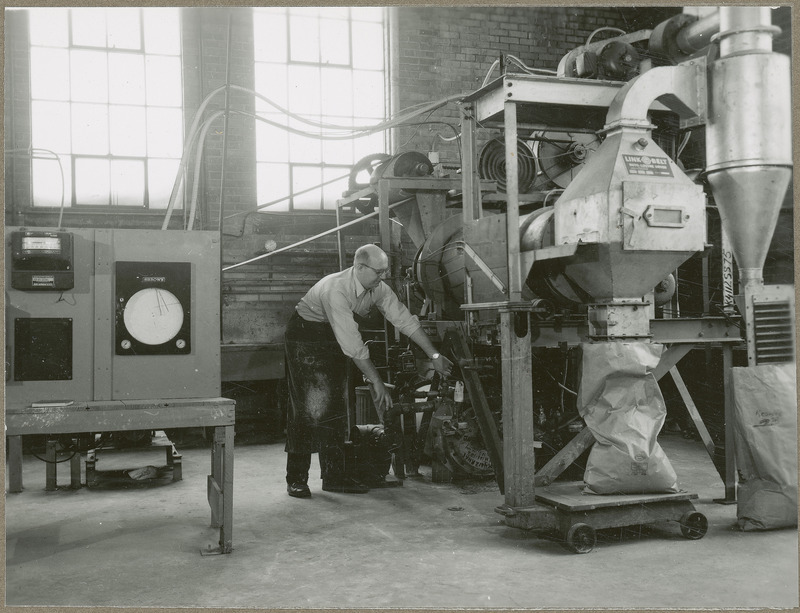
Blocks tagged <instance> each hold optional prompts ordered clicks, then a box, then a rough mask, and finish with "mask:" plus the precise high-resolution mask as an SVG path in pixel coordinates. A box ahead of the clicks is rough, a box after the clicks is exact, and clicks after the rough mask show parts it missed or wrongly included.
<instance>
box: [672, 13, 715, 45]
mask: <svg viewBox="0 0 800 613" xmlns="http://www.w3.org/2000/svg"><path fill="white" fill-rule="evenodd" d="M717 32H719V11H714V12H713V13H710V14H709V15H706V16H705V17H702V18H701V19H698V20H697V21H695V22H693V23H690V24H689V25H687V26H686V27H684V28H682V29H681V30H679V31H678V33H677V34H676V35H675V43H676V44H677V46H678V49H680V50H681V51H682V52H683V53H685V54H686V55H692V54H693V53H696V52H697V51H700V49H702V48H703V47H706V46H708V44H709V43H710V42H711V37H712V36H713V35H714V34H716V33H717Z"/></svg>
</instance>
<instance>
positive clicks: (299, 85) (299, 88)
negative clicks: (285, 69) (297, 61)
mask: <svg viewBox="0 0 800 613" xmlns="http://www.w3.org/2000/svg"><path fill="white" fill-rule="evenodd" d="M319 87H320V83H319V68H317V67H316V66H290V67H289V110H291V111H292V112H293V113H297V114H298V115H319V112H320V91H319Z"/></svg>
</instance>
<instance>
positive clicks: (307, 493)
mask: <svg viewBox="0 0 800 613" xmlns="http://www.w3.org/2000/svg"><path fill="white" fill-rule="evenodd" d="M286 491H287V492H289V496H293V497H294V498H311V490H310V489H308V485H307V484H305V483H302V482H300V481H298V482H297V483H292V484H291V485H287V486H286Z"/></svg>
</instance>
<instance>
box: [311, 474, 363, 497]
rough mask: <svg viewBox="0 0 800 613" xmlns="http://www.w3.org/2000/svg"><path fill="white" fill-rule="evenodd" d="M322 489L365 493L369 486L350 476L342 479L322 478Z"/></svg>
mask: <svg viewBox="0 0 800 613" xmlns="http://www.w3.org/2000/svg"><path fill="white" fill-rule="evenodd" d="M322 489H323V491H326V492H339V493H341V494H366V493H367V492H368V491H369V486H368V485H365V484H364V483H361V481H358V480H357V479H353V478H352V477H344V478H342V479H323V480H322Z"/></svg>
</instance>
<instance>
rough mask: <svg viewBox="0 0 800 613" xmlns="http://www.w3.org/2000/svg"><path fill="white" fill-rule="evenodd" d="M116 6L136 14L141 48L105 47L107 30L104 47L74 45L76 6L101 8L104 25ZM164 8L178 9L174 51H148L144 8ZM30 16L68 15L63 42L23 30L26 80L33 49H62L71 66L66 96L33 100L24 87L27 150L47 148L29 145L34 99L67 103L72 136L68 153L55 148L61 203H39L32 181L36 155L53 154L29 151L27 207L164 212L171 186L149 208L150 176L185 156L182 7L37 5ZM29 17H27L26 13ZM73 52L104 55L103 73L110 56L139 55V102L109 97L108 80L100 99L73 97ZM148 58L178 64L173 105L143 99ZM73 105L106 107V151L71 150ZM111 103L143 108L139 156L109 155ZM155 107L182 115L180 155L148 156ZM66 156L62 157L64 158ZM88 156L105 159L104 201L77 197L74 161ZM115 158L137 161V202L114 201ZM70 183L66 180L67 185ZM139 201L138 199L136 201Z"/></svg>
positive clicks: (147, 9)
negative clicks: (161, 164) (60, 177)
mask: <svg viewBox="0 0 800 613" xmlns="http://www.w3.org/2000/svg"><path fill="white" fill-rule="evenodd" d="M115 8H126V9H128V10H135V11H136V12H137V15H138V21H139V23H138V30H137V34H138V38H139V47H138V49H135V48H128V47H114V46H109V45H110V43H111V41H110V40H109V32H108V30H106V31H105V36H106V41H105V45H104V46H100V45H97V46H93V45H87V44H84V43H81V44H76V43H75V40H74V38H75V32H74V27H73V20H74V16H75V12H74V11H75V10H85V9H91V10H99V11H103V17H104V21H105V22H106V24H107V23H108V21H107V15H108V11H112V10H114V9H115ZM165 8H170V9H174V10H175V11H176V13H175V15H176V24H177V32H176V35H177V37H178V40H177V51H176V52H175V53H168V52H165V51H164V50H162V49H158V50H156V51H154V52H148V50H147V31H146V27H147V23H146V22H147V15H146V11H151V10H154V9H155V10H163V9H165ZM28 10H29V16H30V14H31V13H30V11H34V10H35V11H47V10H63V11H65V15H66V30H67V31H66V34H67V36H66V39H67V40H66V44H53V45H47V44H42V43H40V42H38V41H37V42H34V38H33V37H32V36H31V32H32V28H33V27H34V26H33V24H32V23H29V24H28V32H27V41H28V49H27V58H28V65H29V71H30V73H31V76H30V82H31V83H32V82H33V74H32V73H33V70H34V66H33V54H34V50H35V49H51V50H63V51H64V52H66V58H67V62H68V65H69V70H70V91H69V92H68V95H67V96H65V97H62V98H37V97H34V92H33V91H32V87H31V89H29V91H28V103H29V104H30V122H31V123H30V129H31V148H32V149H31V150H32V152H34V153H35V152H36V151H48V150H47V149H42V148H39V147H37V146H36V145H34V144H33V138H34V132H35V127H34V126H35V122H36V117H35V114H34V106H35V104H36V103H38V102H44V103H47V102H52V103H57V104H63V105H65V108H66V110H67V113H68V114H69V125H68V127H67V130H68V132H69V135H70V142H69V151H54V152H53V153H56V154H57V155H58V158H59V159H58V161H57V163H58V164H59V165H60V166H61V171H62V172H63V175H64V182H65V184H64V185H63V205H61V204H58V203H52V204H50V203H48V204H37V203H36V200H35V189H34V188H35V179H36V171H35V169H34V159H47V160H53V161H55V160H54V159H53V158H35V155H31V159H30V160H29V166H30V170H29V176H30V186H29V189H30V198H31V200H30V206H29V210H30V211H32V212H36V211H40V212H42V213H45V212H47V211H52V210H58V209H60V208H62V206H63V208H64V209H65V210H67V209H68V210H71V211H74V212H77V213H100V214H102V213H139V214H158V215H163V213H164V212H165V211H166V210H167V205H168V200H169V190H167V191H166V193H167V198H166V200H164V201H163V202H162V203H161V205H160V206H157V207H153V206H152V202H151V201H152V198H151V185H150V183H151V178H152V169H151V165H152V164H153V163H157V162H167V163H168V164H167V165H169V164H173V165H174V166H175V173H177V172H178V169H179V167H180V161H181V156H182V154H183V149H184V146H185V142H186V126H185V112H186V111H185V109H186V100H185V93H184V41H183V27H182V22H183V14H182V11H181V9H180V8H178V7H150V6H138V7H72V6H63V7H37V8H33V7H31V8H29V9H28ZM29 19H30V17H29ZM75 51H79V52H80V51H91V52H97V53H102V54H103V55H104V56H105V61H106V74H107V76H108V75H110V74H111V66H110V65H111V61H110V58H111V57H112V56H113V55H131V56H136V57H139V58H141V62H142V68H143V70H142V76H141V78H142V84H141V86H142V91H143V97H144V99H143V101H142V102H141V103H139V102H134V103H131V102H129V101H125V102H113V101H112V97H111V95H110V94H111V83H110V82H109V81H106V84H105V87H106V93H107V94H109V95H107V96H106V100H105V101H103V102H87V101H83V100H76V99H74V97H73V92H72V91H71V86H72V71H73V65H72V62H73V59H72V58H73V52H75ZM151 57H157V58H174V59H176V60H177V63H178V74H177V77H178V78H179V79H180V82H179V85H177V86H176V87H177V89H178V91H179V103H178V104H176V105H172V106H167V105H164V104H163V103H161V104H152V103H150V102H148V100H147V81H148V71H147V62H148V59H149V58H151ZM76 104H97V105H100V106H104V107H105V109H106V111H107V119H106V125H105V129H106V134H105V137H106V144H107V153H76V151H75V146H76V145H75V142H74V139H73V136H72V135H73V131H74V130H75V128H76V124H75V117H74V109H75V105H76ZM115 107H137V108H139V109H141V111H142V113H143V116H144V117H143V121H144V131H145V134H144V136H143V139H144V147H145V150H144V152H143V155H134V154H130V153H117V154H115V153H113V152H112V148H113V142H112V138H113V134H112V120H111V117H112V114H113V109H114V108H115ZM154 109H168V110H172V111H176V112H177V113H178V114H179V116H180V121H179V126H180V129H179V131H177V132H179V136H180V144H179V147H178V148H177V153H178V155H177V156H176V157H165V156H163V155H162V156H158V155H151V154H150V152H149V151H148V147H149V143H148V140H147V139H148V126H149V125H150V123H149V122H150V118H149V114H150V112H151V111H152V110H154ZM65 158H66V159H65ZM89 160H106V161H107V163H108V174H107V179H104V181H107V184H108V190H107V193H106V194H105V202H103V203H89V202H86V201H85V200H80V201H79V199H78V193H77V192H78V190H79V186H78V185H77V182H76V179H77V178H78V177H77V174H78V168H77V167H78V165H79V163H80V162H81V161H89ZM115 162H121V163H125V162H128V163H130V162H136V163H139V164H140V165H141V181H142V183H141V187H142V190H141V193H139V192H138V191H137V194H136V196H135V198H136V200H137V201H138V202H139V203H138V204H114V193H115V192H114V177H115V174H114V169H113V166H114V163H115ZM67 181H68V183H67ZM125 196H126V199H130V194H126V195H125ZM139 199H140V200H139ZM174 206H175V208H176V209H182V208H183V202H180V201H178V202H176V203H175V205H174Z"/></svg>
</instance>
